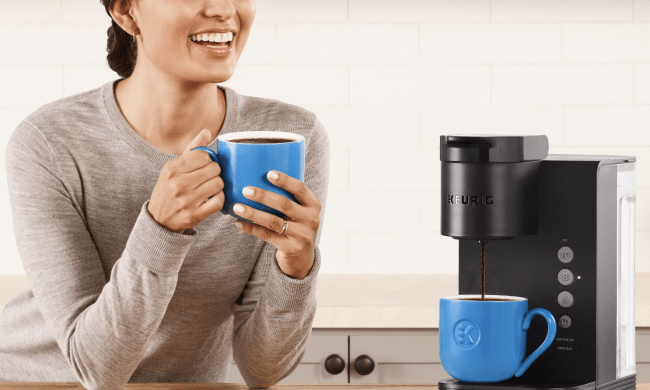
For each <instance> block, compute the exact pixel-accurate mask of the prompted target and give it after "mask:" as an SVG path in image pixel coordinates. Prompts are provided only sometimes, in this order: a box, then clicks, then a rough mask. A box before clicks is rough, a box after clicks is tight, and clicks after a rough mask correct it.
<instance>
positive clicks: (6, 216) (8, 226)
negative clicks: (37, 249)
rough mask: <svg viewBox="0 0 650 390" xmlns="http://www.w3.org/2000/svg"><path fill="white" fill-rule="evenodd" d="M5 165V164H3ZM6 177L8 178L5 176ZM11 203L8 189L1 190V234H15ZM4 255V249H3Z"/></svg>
mask: <svg viewBox="0 0 650 390" xmlns="http://www.w3.org/2000/svg"><path fill="white" fill-rule="evenodd" d="M2 165H4V164H2ZM5 177H6V176H5ZM11 213H12V211H11V201H10V199H9V191H8V190H7V189H2V190H0V233H13V232H14V224H13V218H12V216H11ZM3 255H4V248H3Z"/></svg>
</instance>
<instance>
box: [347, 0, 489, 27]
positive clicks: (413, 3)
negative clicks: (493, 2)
mask: <svg viewBox="0 0 650 390" xmlns="http://www.w3.org/2000/svg"><path fill="white" fill-rule="evenodd" d="M349 4H350V21H351V22H360V23H365V22H374V23H377V22H379V23H405V22H407V23H408V22H411V23H431V22H444V23H448V22H461V23H465V22H489V21H490V0H437V1H429V0H349Z"/></svg>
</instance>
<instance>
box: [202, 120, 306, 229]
mask: <svg viewBox="0 0 650 390" xmlns="http://www.w3.org/2000/svg"><path fill="white" fill-rule="evenodd" d="M260 138H261V139H284V140H289V142H282V143H241V142H235V141H238V140H242V139H260ZM197 149H199V150H205V151H206V152H208V154H209V155H210V158H211V159H212V161H214V162H216V163H218V164H219V166H220V167H221V175H220V176H221V179H222V180H223V184H224V188H223V193H224V197H225V201H224V204H223V208H222V209H221V212H222V213H223V214H229V215H232V216H233V217H235V218H237V219H240V220H242V221H246V222H251V221H249V220H248V219H246V218H243V217H241V216H239V215H238V214H236V213H235V212H234V210H233V206H234V205H235V204H237V203H241V204H244V205H247V206H250V207H253V208H255V209H258V210H261V211H264V212H267V213H271V214H273V215H276V216H278V217H280V218H283V219H284V218H285V215H284V214H283V213H282V212H280V211H278V210H276V209H273V208H271V207H268V206H266V205H264V204H262V203H257V202H254V201H252V200H250V199H248V198H246V197H245V196H244V194H242V190H243V189H244V187H247V186H251V187H258V188H262V189H265V190H267V191H272V192H275V193H276V194H280V195H283V196H286V197H287V198H289V199H291V200H293V201H294V202H296V203H297V201H296V198H295V197H294V196H293V194H291V193H290V192H288V191H286V190H285V189H283V188H280V187H278V186H275V185H273V184H271V182H270V181H269V180H268V179H267V177H266V174H267V173H268V172H269V171H278V172H282V173H284V174H286V175H289V176H291V177H293V178H295V179H298V180H300V181H301V182H304V181H305V137H303V136H302V135H300V134H295V133H287V132H280V131H241V132H236V133H228V134H223V135H219V136H218V137H217V149H218V153H215V152H214V151H213V150H212V149H210V148H208V147H207V146H199V147H197V148H194V149H192V150H197Z"/></svg>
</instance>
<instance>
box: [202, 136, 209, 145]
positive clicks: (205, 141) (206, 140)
mask: <svg viewBox="0 0 650 390" xmlns="http://www.w3.org/2000/svg"><path fill="white" fill-rule="evenodd" d="M201 143H202V144H203V145H207V144H208V139H207V138H205V137H203V138H202V139H201Z"/></svg>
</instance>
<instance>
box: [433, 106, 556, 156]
mask: <svg viewBox="0 0 650 390" xmlns="http://www.w3.org/2000/svg"><path fill="white" fill-rule="evenodd" d="M421 111H422V116H421V118H422V120H421V126H422V137H421V140H422V147H425V148H436V147H437V148H439V146H440V136H441V135H447V134H512V135H516V134H526V135H535V134H543V135H546V136H547V137H548V140H549V144H550V145H562V144H563V134H562V106H542V107H526V106H487V107H485V106H469V107H426V108H422V109H421Z"/></svg>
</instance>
